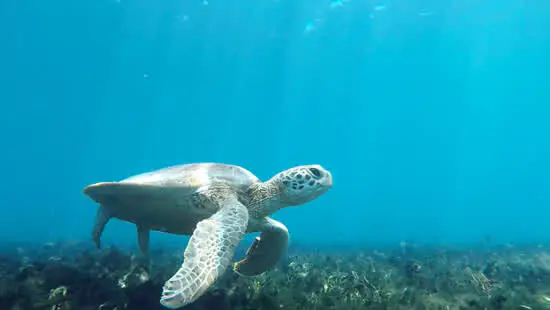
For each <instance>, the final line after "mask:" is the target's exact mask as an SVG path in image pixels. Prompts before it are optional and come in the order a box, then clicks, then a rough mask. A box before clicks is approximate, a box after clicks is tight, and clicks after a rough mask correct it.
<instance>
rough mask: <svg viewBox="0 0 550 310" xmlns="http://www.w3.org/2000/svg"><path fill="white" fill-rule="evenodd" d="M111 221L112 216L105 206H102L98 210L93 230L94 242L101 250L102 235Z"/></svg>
mask: <svg viewBox="0 0 550 310" xmlns="http://www.w3.org/2000/svg"><path fill="white" fill-rule="evenodd" d="M110 219H111V214H110V212H109V211H108V210H107V208H106V207H105V206H102V205H100V206H99V208H98V209H97V214H96V216H95V222H94V228H93V229H92V240H93V241H94V243H95V246H96V247H97V248H98V249H100V248H101V235H102V234H103V230H104V229H105V225H107V223H108V222H109V220H110Z"/></svg>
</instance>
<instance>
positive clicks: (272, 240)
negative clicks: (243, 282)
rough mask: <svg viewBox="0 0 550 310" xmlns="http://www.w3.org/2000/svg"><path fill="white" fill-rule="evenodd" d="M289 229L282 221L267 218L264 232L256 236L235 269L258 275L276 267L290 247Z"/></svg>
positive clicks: (244, 273)
mask: <svg viewBox="0 0 550 310" xmlns="http://www.w3.org/2000/svg"><path fill="white" fill-rule="evenodd" d="M288 240H289V234H288V229H287V228H286V227H285V225H283V224H282V223H280V222H277V221H275V220H273V219H270V218H266V219H265V221H264V223H263V228H262V233H261V234H260V236H258V237H256V239H255V240H254V242H253V243H252V245H251V246H250V248H248V251H247V252H246V256H245V257H244V258H243V259H242V260H241V261H239V262H237V263H235V265H234V266H233V269H234V270H235V272H237V273H238V274H240V275H242V276H256V275H259V274H262V273H264V272H265V271H268V270H269V269H271V268H273V267H275V265H277V263H278V262H279V260H280V259H281V257H282V256H283V254H284V253H285V251H286V249H287V247H288Z"/></svg>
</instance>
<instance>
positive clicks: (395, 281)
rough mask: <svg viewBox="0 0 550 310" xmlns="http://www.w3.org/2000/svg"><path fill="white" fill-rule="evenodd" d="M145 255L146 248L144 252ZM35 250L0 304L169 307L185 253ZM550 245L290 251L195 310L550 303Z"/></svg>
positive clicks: (10, 263)
mask: <svg viewBox="0 0 550 310" xmlns="http://www.w3.org/2000/svg"><path fill="white" fill-rule="evenodd" d="M136 252H137V251H136ZM133 253H134V251H126V250H118V249H115V248H110V249H105V250H101V251H95V250H93V249H90V248H88V247H85V246H81V245H62V244H58V245H51V244H50V245H48V246H45V247H32V246H27V247H24V248H20V249H18V250H16V251H15V250H14V251H9V250H6V251H4V253H3V254H2V257H1V259H0V309H25V310H26V309H30V310H33V309H58V310H69V309H90V310H91V309H102V310H107V309H136V310H140V309H164V308H163V307H162V306H161V305H160V304H159V296H160V293H161V288H162V285H163V283H164V281H165V280H166V279H167V278H168V277H169V276H170V275H171V274H172V273H173V271H174V270H175V269H176V268H178V266H179V264H180V255H181V253H180V252H179V251H176V250H174V251H168V250H164V251H152V253H151V259H150V261H149V262H145V261H143V259H140V258H139V257H138V256H136V255H135V254H133ZM549 294H550V250H547V249H546V248H545V247H542V246H534V247H527V246H525V247H519V246H518V247H509V246H507V247H493V248H491V249H487V248H475V249H472V248H453V249H451V248H447V249H445V248H441V247H422V246H416V247H409V246H407V247H403V246H401V247H396V248H395V249H389V250H385V251H376V250H374V249H372V250H368V249H364V250H354V251H346V252H343V251H342V252H339V251H331V252H330V253H323V252H308V251H307V250H302V251H298V250H296V249H294V250H291V251H290V255H289V257H288V259H287V260H286V261H285V263H284V264H282V265H281V266H279V267H278V268H277V269H275V270H272V271H270V272H267V273H265V274H263V275H260V276H257V277H252V278H243V277H239V276H238V275H236V274H234V273H233V272H232V271H229V272H227V273H226V274H225V275H224V276H223V277H221V278H220V280H219V281H218V282H217V283H216V284H215V285H214V286H213V287H212V288H211V289H210V290H209V291H208V292H207V294H205V295H204V296H203V297H201V298H200V299H199V300H197V301H196V302H195V303H193V304H191V305H189V306H187V307H186V309H190V310H193V309H201V310H202V309H204V310H206V309H217V310H253V309H254V310H275V309H300V310H302V309H318V310H323V309H342V310H343V309H346V310H350V309H352V310H353V309H396V310H398V309H407V310H410V309H550V297H549Z"/></svg>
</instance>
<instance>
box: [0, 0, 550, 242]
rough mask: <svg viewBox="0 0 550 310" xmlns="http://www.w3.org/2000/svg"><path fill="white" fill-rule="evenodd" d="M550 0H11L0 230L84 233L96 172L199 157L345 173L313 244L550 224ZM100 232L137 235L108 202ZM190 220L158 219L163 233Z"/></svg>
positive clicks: (313, 212) (287, 213)
mask: <svg viewBox="0 0 550 310" xmlns="http://www.w3.org/2000/svg"><path fill="white" fill-rule="evenodd" d="M549 14H550V2H548V1H542V0H535V1H511V0H505V1H497V0H487V1H472V0H466V1H451V0H444V1H419V0H415V1H371V0H366V1H363V0H361V1H359V0H351V1H342V2H330V1H317V0H316V1H312V0H305V1H295V0H277V1H274V0H257V1H244V0H238V1H237V0H236V1H219V0H211V1H208V2H206V1H205V2H202V1H200V0H163V1H150V0H119V1H117V0H82V1H68V0H56V1H38V0H21V1H20V0H5V1H2V2H1V3H0V29H1V30H0V43H1V47H2V48H1V49H0V68H1V74H0V100H1V104H2V106H1V109H2V110H1V112H0V136H1V141H2V142H1V143H2V151H1V152H0V165H1V172H2V175H1V177H0V188H1V192H2V195H1V197H2V199H1V202H0V238H2V239H3V240H7V241H15V242H19V241H32V242H39V243H40V242H49V241H56V240H69V241H78V240H85V241H86V242H91V241H89V240H90V236H89V234H90V230H91V227H92V222H93V217H94V216H95V212H96V205H95V204H94V203H93V202H92V201H91V200H89V199H88V198H87V197H85V196H84V195H83V194H82V189H83V188H84V187H85V186H86V185H88V184H91V183H95V182H100V181H113V180H119V179H123V178H125V177H128V176H130V175H133V174H137V173H142V172H146V171H150V170H154V169H158V168H162V167H165V166H170V165H176V164H184V163H192V162H205V161H214V162H224V163H231V164H238V165H241V166H244V167H246V168H247V169H249V170H251V171H252V172H254V173H255V174H256V175H257V176H258V177H259V178H261V179H263V180H266V179H268V178H270V177H271V176H272V175H274V174H276V173H278V172H279V171H282V170H284V169H287V168H290V167H292V166H295V165H301V164H321V165H322V166H323V167H325V168H327V169H329V170H330V171H331V172H332V175H333V179H334V187H333V188H332V189H331V190H330V191H329V192H328V193H327V194H325V195H324V196H322V197H321V198H319V199H317V200H315V201H313V202H311V203H309V204H307V205H304V206H301V207H296V208H289V209H285V210H282V211H280V212H278V213H276V214H275V215H274V218H276V219H278V220H281V221H283V222H284V223H285V224H286V225H287V227H288V228H289V230H290V232H291V238H292V241H293V242H301V243H304V244H314V245H326V244H369V243H371V244H372V243H388V244H397V243H399V242H401V241H414V242H424V243H446V244H452V243H464V242H474V243H475V242H480V241H483V240H486V239H487V238H490V239H491V240H496V241H498V242H520V243H521V242H525V243H533V242H544V241H548V240H549V239H550V230H549V229H548V221H549V219H550V211H549V210H550V208H549V206H550V191H549V189H550V178H549V175H550V165H549V164H548V160H549V158H550V142H549V141H550V140H549V136H550V121H549V118H550V105H549V103H550V18H549ZM104 238H105V240H106V241H107V243H116V244H132V245H135V243H136V241H135V229H134V227H133V226H132V225H130V224H128V223H123V222H120V221H113V222H111V223H109V226H108V227H107V229H106V232H105V236H104ZM163 242H176V243H177V244H182V246H184V244H185V242H186V239H185V238H183V237H174V236H167V235H163V234H161V233H154V234H153V236H152V243H153V245H159V244H163Z"/></svg>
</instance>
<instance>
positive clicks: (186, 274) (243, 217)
mask: <svg viewBox="0 0 550 310" xmlns="http://www.w3.org/2000/svg"><path fill="white" fill-rule="evenodd" d="M219 205H220V209H219V210H218V211H217V212H216V213H214V215H212V216H211V217H209V218H207V219H205V220H202V221H200V222H199V223H198V224H197V227H196V228H195V231H194V232H193V235H192V236H191V238H190V239H189V244H188V245H187V249H186V250H185V253H184V261H183V264H182V265H181V267H180V269H179V270H178V271H177V272H176V273H175V274H174V275H173V276H172V277H171V278H170V279H169V280H168V281H166V283H165V284H164V287H163V289H162V297H161V299H160V303H161V304H162V305H163V306H165V307H168V308H171V309H176V308H180V307H183V306H185V305H187V304H189V303H191V302H193V301H195V300H196V299H197V298H199V297H200V296H201V295H202V294H203V293H204V292H206V290H207V289H208V287H210V285H211V284H212V283H214V281H216V279H217V278H218V277H219V276H221V275H222V274H223V273H224V272H225V270H226V269H227V267H228V266H229V264H230V263H231V260H232V258H233V255H234V252H235V248H236V247H237V245H238V244H239V242H240V241H241V239H242V237H243V235H244V234H245V232H246V228H247V226H248V210H247V209H246V207H245V206H244V205H242V204H241V203H240V202H239V201H238V200H237V199H236V198H235V197H230V198H227V199H225V200H224V201H222V202H221V203H220V204H219Z"/></svg>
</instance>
